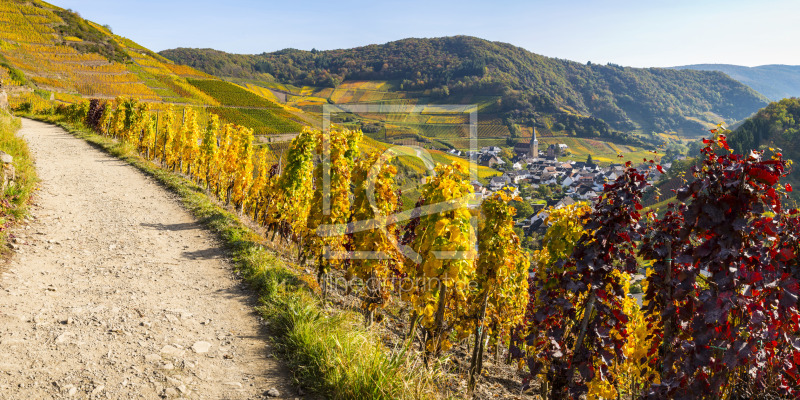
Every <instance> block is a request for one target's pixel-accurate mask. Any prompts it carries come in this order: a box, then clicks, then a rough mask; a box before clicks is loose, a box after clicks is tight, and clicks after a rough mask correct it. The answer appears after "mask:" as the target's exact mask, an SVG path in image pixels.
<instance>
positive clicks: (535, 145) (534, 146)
mask: <svg viewBox="0 0 800 400" xmlns="http://www.w3.org/2000/svg"><path fill="white" fill-rule="evenodd" d="M529 156H530V158H532V159H534V160H536V159H538V158H539V140H538V139H536V127H535V126H534V127H533V137H532V138H531V152H530V154H529Z"/></svg>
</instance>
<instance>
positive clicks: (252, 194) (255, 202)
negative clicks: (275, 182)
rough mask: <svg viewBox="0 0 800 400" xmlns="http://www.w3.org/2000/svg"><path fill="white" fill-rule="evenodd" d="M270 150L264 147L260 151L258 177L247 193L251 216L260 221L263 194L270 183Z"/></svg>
mask: <svg viewBox="0 0 800 400" xmlns="http://www.w3.org/2000/svg"><path fill="white" fill-rule="evenodd" d="M268 152H269V150H268V149H267V148H266V147H264V148H262V149H261V151H259V152H258V157H257V160H256V163H257V167H256V168H255V172H256V177H255V179H254V180H253V184H252V185H250V189H249V191H248V193H247V203H248V204H249V206H250V216H251V217H253V220H256V221H258V214H259V213H260V209H261V206H262V200H263V199H262V194H263V192H264V190H265V189H266V188H267V185H268V184H269V169H270V166H271V164H270V163H269V159H268V158H267V154H268Z"/></svg>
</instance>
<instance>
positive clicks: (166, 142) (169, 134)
mask: <svg viewBox="0 0 800 400" xmlns="http://www.w3.org/2000/svg"><path fill="white" fill-rule="evenodd" d="M174 141H175V112H174V110H173V108H172V104H168V105H167V110H166V111H165V112H164V118H163V123H162V127H161V129H160V132H159V141H158V148H159V150H160V154H161V161H162V162H163V163H164V164H165V165H167V166H170V165H174V163H175V153H174V152H173V151H172V147H173V142H174Z"/></svg>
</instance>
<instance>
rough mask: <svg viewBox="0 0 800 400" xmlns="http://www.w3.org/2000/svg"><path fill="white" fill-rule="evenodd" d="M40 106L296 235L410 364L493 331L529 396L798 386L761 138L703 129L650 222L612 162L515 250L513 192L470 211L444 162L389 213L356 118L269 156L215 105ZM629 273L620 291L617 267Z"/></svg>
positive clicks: (388, 193) (788, 254)
mask: <svg viewBox="0 0 800 400" xmlns="http://www.w3.org/2000/svg"><path fill="white" fill-rule="evenodd" d="M57 111H58V112H59V113H60V114H62V115H64V116H65V117H66V118H67V119H69V120H71V121H84V122H85V123H86V125H87V126H90V127H92V128H93V129H94V130H95V131H97V132H99V133H101V134H103V135H106V136H110V137H114V138H117V139H118V140H120V141H123V142H127V143H130V144H131V145H133V146H135V147H136V148H137V149H138V150H139V151H140V153H141V154H142V155H143V156H144V157H146V158H148V159H150V160H153V161H154V162H158V163H161V164H162V165H163V166H164V167H166V168H170V169H172V170H174V171H175V172H178V173H181V174H184V175H185V176H187V177H188V178H190V179H192V180H194V181H196V182H198V183H199V184H201V185H202V186H204V187H205V188H206V189H207V190H208V192H209V193H210V194H213V195H216V196H217V197H218V199H219V200H220V201H222V202H225V203H229V204H230V205H231V206H232V207H233V208H234V209H235V210H236V211H238V212H240V213H243V214H247V215H248V216H250V217H251V218H252V220H253V221H256V222H257V223H259V224H261V225H263V226H264V227H266V229H267V231H268V232H271V233H272V237H273V239H274V237H275V235H278V236H279V237H280V238H281V239H282V240H285V241H287V243H295V244H296V245H297V249H298V257H297V260H298V262H299V263H301V264H303V263H307V262H316V263H317V270H318V277H319V279H320V284H323V283H324V282H323V281H324V278H325V276H326V274H328V273H329V272H330V271H332V270H335V269H338V270H342V271H343V273H344V275H345V276H346V277H348V278H350V277H356V278H360V279H361V280H362V281H365V282H366V284H365V285H363V286H361V287H362V292H361V298H362V299H363V301H362V307H363V309H364V313H365V317H366V318H365V321H366V322H367V324H368V325H369V324H371V323H373V322H374V320H373V317H374V315H375V313H376V312H377V311H379V310H380V309H381V308H384V307H386V306H387V305H388V304H390V303H392V302H398V304H401V306H402V307H406V308H407V309H408V311H410V314H411V315H412V318H411V320H410V326H411V329H410V330H409V333H410V335H409V338H411V339H413V338H414V337H415V336H416V333H417V332H419V333H420V335H419V337H420V340H419V342H420V350H421V351H422V353H423V354H425V358H426V360H428V359H430V358H431V357H435V356H437V355H439V354H441V353H443V352H446V351H448V350H449V349H450V348H451V347H452V346H453V345H456V344H459V343H462V344H463V343H467V342H466V341H465V340H466V339H470V338H472V340H471V341H469V342H471V343H473V344H472V347H471V351H470V356H471V361H472V362H471V363H470V368H469V375H470V387H471V386H472V384H473V382H474V380H475V379H477V377H479V376H480V371H481V360H482V356H483V351H484V346H485V344H486V343H493V344H494V346H495V349H499V346H501V344H502V343H506V344H509V346H508V347H509V352H510V354H511V355H513V356H515V357H516V358H518V359H520V360H522V361H523V364H525V365H527V367H528V369H529V373H530V377H529V378H528V379H526V380H525V382H524V386H525V387H527V388H531V389H534V390H536V389H535V388H538V391H539V394H540V395H541V396H542V397H544V398H554V399H560V398H581V397H583V396H588V397H589V398H613V397H617V398H649V399H661V398H679V399H689V398H709V399H744V398H777V397H794V398H796V397H798V396H800V384H798V381H800V367H798V365H800V306H799V303H798V299H800V286H799V284H800V264H798V258H797V256H798V252H800V212H799V211H798V210H796V209H787V208H785V207H784V205H783V201H784V199H785V198H786V196H785V192H787V191H791V187H790V186H788V185H787V186H785V187H784V186H782V185H781V184H780V180H781V178H782V177H784V176H785V174H786V173H787V168H788V162H787V161H785V160H783V158H782V155H781V154H780V152H779V151H775V150H770V151H769V152H757V151H753V152H750V153H749V154H746V155H740V154H733V152H732V151H731V150H730V147H729V146H728V144H727V141H726V138H725V136H724V134H722V132H721V131H718V130H714V131H712V132H713V133H714V136H713V138H711V139H708V140H706V141H705V144H706V147H705V148H704V149H703V150H702V157H701V160H700V164H699V165H698V166H696V167H694V168H693V169H692V177H691V179H689V181H688V182H687V183H686V184H685V185H684V186H683V187H680V188H679V189H677V190H676V196H677V200H676V202H675V203H672V204H670V205H669V206H668V208H667V210H666V211H665V212H663V213H662V214H660V215H659V214H657V213H655V212H654V211H649V210H645V209H644V207H643V206H642V204H641V201H642V197H643V194H644V192H645V191H646V190H647V188H648V186H649V184H648V174H649V171H650V170H649V169H644V170H640V169H636V168H633V167H632V166H631V165H630V164H628V165H627V167H626V170H625V172H624V173H623V174H622V175H621V176H620V177H619V178H617V179H616V181H614V182H610V183H608V184H606V185H605V188H604V191H603V193H602V195H601V196H600V197H599V198H598V199H597V201H596V202H595V203H594V205H593V206H589V205H587V204H578V205H575V206H570V207H566V208H563V209H551V210H549V212H550V217H549V218H548V220H547V223H548V224H549V225H550V229H549V231H548V232H547V234H546V235H545V236H544V239H543V241H542V248H541V249H540V250H539V251H537V252H535V253H533V257H532V258H533V263H531V261H530V258H529V254H528V253H526V252H525V251H523V249H522V248H521V246H520V240H519V238H518V237H517V236H516V234H515V233H514V231H513V227H514V220H513V216H514V209H513V207H511V206H510V205H509V202H510V201H511V200H512V196H510V195H508V194H507V193H506V192H504V191H500V192H498V193H496V194H494V195H492V196H490V197H488V198H487V199H485V200H484V201H483V202H482V204H481V206H480V208H477V207H472V204H471V200H472V199H473V189H472V185H471V184H470V182H469V180H468V176H467V174H466V171H465V170H464V168H463V166H461V165H459V164H454V165H449V166H444V165H439V166H437V167H436V170H435V175H434V176H431V177H429V178H428V179H427V181H426V182H425V183H424V184H423V185H422V187H421V199H420V201H419V202H418V204H417V206H418V207H417V209H416V210H415V212H414V213H411V214H410V216H409V215H406V216H405V217H403V218H400V219H398V218H399V217H398V216H399V215H401V214H402V213H398V208H399V207H398V204H399V196H398V193H397V184H396V182H395V175H396V173H397V170H396V169H395V168H394V167H393V166H392V165H391V162H390V160H389V158H390V157H388V156H387V155H379V154H360V152H359V142H360V140H361V133H360V131H349V130H346V129H340V128H333V129H331V132H330V134H329V135H328V134H326V135H327V136H326V135H323V133H322V132H320V131H315V130H310V129H306V130H304V131H303V132H301V133H300V134H299V135H298V136H297V137H296V138H295V139H294V140H293V141H292V143H291V145H290V147H289V150H288V153H287V158H286V160H285V164H283V163H282V164H280V165H271V164H269V163H268V162H267V156H266V153H265V152H264V151H258V150H257V149H256V146H255V144H254V137H253V131H252V130H250V129H248V128H245V127H241V126H236V125H232V124H226V125H222V126H221V125H220V123H219V120H218V118H217V117H215V116H212V117H211V118H210V119H209V122H208V124H207V125H206V126H205V127H200V126H199V124H198V120H197V116H196V114H194V112H193V111H191V110H189V111H187V112H186V113H185V114H183V115H180V116H178V115H175V113H174V112H173V110H172V109H171V108H168V109H167V110H166V111H165V112H164V111H162V112H159V113H154V112H153V111H150V110H149V107H148V105H147V104H144V103H140V102H138V101H136V100H134V99H129V98H118V99H116V100H114V101H109V102H106V103H101V102H99V101H92V102H90V103H86V104H80V105H74V106H65V107H61V108H59V109H58V110H57ZM325 146H328V147H327V148H328V149H330V152H329V153H328V156H327V157H329V158H328V159H327V160H325V161H329V162H330V164H329V165H330V166H332V167H331V169H330V170H329V175H325V173H324V170H323V168H324V167H325V164H324V163H322V161H323V158H322V154H323V151H322V150H323V149H325V148H326V147H325ZM651 165H652V169H660V167H659V166H657V165H655V163H652V162H651ZM326 176H327V177H326ZM323 184H327V185H328V189H329V190H328V191H327V192H326V191H325V190H324V188H323ZM326 196H327V197H326ZM441 205H446V206H447V207H444V208H437V207H440V206H441ZM403 220H408V222H407V223H402V221H403ZM365 221H366V222H365ZM365 254H367V255H369V254H371V255H379V257H362V256H363V255H365ZM332 255H333V256H332ZM358 255H360V256H358ZM529 270H530V272H529ZM645 271H646V278H645V280H644V282H643V286H644V288H645V294H644V297H643V299H642V302H641V304H639V303H638V302H636V301H635V300H634V299H632V298H631V296H630V291H629V287H630V279H631V276H633V275H634V274H638V273H642V272H645ZM529 276H530V278H529ZM323 286H324V285H323Z"/></svg>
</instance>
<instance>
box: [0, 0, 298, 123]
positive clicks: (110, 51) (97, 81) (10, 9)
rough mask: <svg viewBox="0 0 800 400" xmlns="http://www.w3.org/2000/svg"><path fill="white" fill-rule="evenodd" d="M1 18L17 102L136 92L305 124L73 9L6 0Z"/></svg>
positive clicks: (241, 119) (238, 115)
mask: <svg viewBox="0 0 800 400" xmlns="http://www.w3.org/2000/svg"><path fill="white" fill-rule="evenodd" d="M0 22H2V23H0V79H1V80H2V83H3V86H4V88H5V89H7V90H9V91H10V93H11V97H12V99H11V100H12V102H13V101H14V98H15V97H16V98H19V97H24V96H27V95H31V94H32V93H36V94H37V95H39V96H41V97H44V98H50V97H52V98H54V99H55V100H58V101H61V102H76V101H79V100H80V99H81V98H105V99H110V98H114V97H117V96H130V97H136V98H139V99H141V100H144V101H148V102H150V103H151V104H153V107H154V108H159V107H161V106H159V105H158V104H160V103H174V104H178V105H180V106H196V107H199V108H206V107H215V108H224V109H225V111H226V112H225V113H224V114H225V115H222V117H223V119H225V120H226V121H228V122H233V123H238V124H242V125H249V126H251V127H252V128H254V129H255V130H256V133H259V134H269V133H282V132H296V131H299V130H300V129H301V128H302V125H303V124H304V122H303V119H302V118H301V117H299V116H297V115H295V114H293V113H292V112H291V111H290V110H286V109H285V107H283V106H282V105H280V104H277V103H275V102H273V101H271V100H268V99H261V100H260V101H258V102H257V104H248V106H247V107H242V106H239V105H238V104H231V102H230V101H229V99H230V98H231V97H236V96H231V93H233V92H238V93H239V94H238V95H237V96H238V97H242V96H243V95H249V96H251V97H259V96H258V95H257V94H254V93H251V92H249V91H248V90H246V89H244V88H241V87H238V86H236V85H233V84H230V83H227V82H223V81H220V80H219V79H218V78H215V77H213V76H211V75H208V74H205V73H203V72H200V71H197V70H195V69H193V68H190V67H186V66H182V65H175V64H174V63H173V62H172V61H169V60H167V59H165V58H164V57H161V56H159V55H158V54H156V53H154V52H152V51H150V50H148V49H146V48H144V47H142V46H140V45H138V44H136V43H134V42H133V41H131V40H129V39H127V38H124V37H121V36H118V35H114V34H113V33H112V32H111V30H110V29H109V28H108V27H106V26H102V25H100V24H97V23H94V22H91V21H87V20H85V19H83V18H81V16H80V15H79V14H78V13H76V12H73V11H71V10H65V9H62V8H59V7H56V6H53V5H50V4H48V3H45V2H43V1H39V0H31V1H20V0H14V1H2V2H0ZM218 113H220V114H222V113H221V112H218ZM253 121H255V122H253Z"/></svg>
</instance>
